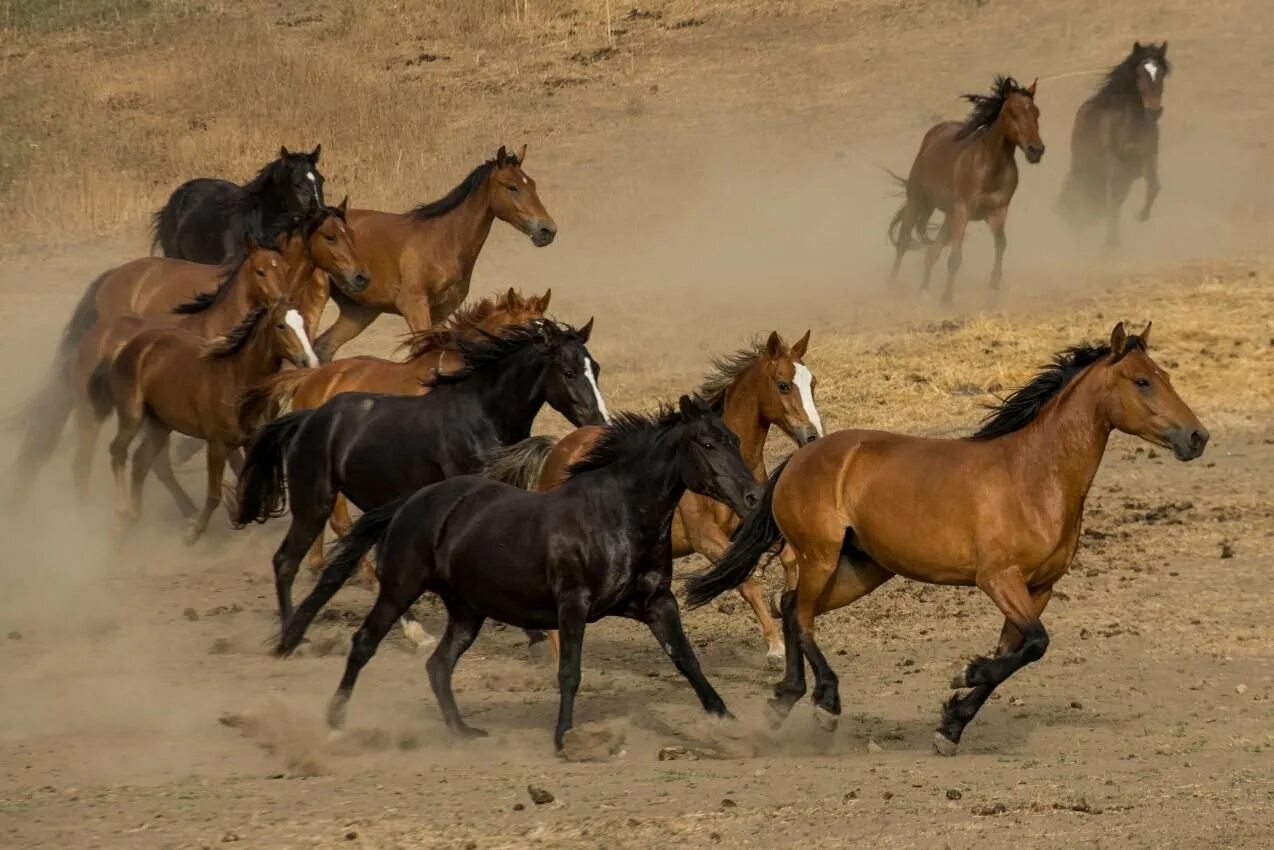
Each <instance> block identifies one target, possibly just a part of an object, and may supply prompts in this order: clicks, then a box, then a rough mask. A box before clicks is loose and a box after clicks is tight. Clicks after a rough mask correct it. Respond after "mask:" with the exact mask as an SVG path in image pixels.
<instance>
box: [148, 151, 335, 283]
mask: <svg viewBox="0 0 1274 850" xmlns="http://www.w3.org/2000/svg"><path fill="white" fill-rule="evenodd" d="M322 149H323V146H322V145H318V146H317V147H315V148H314V150H313V151H311V152H310V153H292V152H291V151H289V150H288V149H287V148H281V149H280V150H279V158H278V159H276V160H273V161H272V162H270V163H268V164H266V166H265V167H264V168H262V169H261V170H260V171H259V172H257V176H256V177H253V178H252V179H251V180H250V181H248V182H247V183H246V184H245V185H243V186H236V185H235V184H234V183H231V182H229V181H228V180H217V179H214V178H212V177H197V178H195V179H194V180H188V181H186V182H185V183H182V184H181V185H180V186H178V187H177V190H176V191H175V192H173V193H172V195H171V196H170V197H169V198H168V203H166V204H164V206H163V207H162V208H161V209H160V210H159V211H158V212H156V213H155V216H154V229H155V238H154V242H153V244H152V245H151V251H154V250H155V249H156V248H162V249H163V252H164V256H165V257H176V258H177V259H181V260H192V261H194V262H196V263H224V262H231V261H233V260H234V259H235V258H237V257H238V256H239V255H240V254H241V253H242V250H241V249H242V246H243V240H244V235H245V234H251V235H252V237H253V238H254V239H256V240H257V242H259V243H261V244H262V245H273V244H274V242H275V240H276V239H277V238H278V237H279V236H280V235H282V234H283V233H284V232H286V231H287V230H289V229H290V228H291V227H293V226H294V223H295V220H296V218H297V217H298V216H300V217H302V218H305V217H308V216H310V215H313V214H315V213H317V212H318V211H319V210H321V209H323V208H324V207H325V206H326V203H325V202H324V201H323V175H322V174H320V173H319V170H318V161H319V153H320V152H321V151H322Z"/></svg>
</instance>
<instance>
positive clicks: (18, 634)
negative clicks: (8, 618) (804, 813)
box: [9, 632, 22, 640]
mask: <svg viewBox="0 0 1274 850" xmlns="http://www.w3.org/2000/svg"><path fill="white" fill-rule="evenodd" d="M9 640H22V632H9Z"/></svg>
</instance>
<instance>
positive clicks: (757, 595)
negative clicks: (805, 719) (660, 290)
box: [486, 331, 823, 664]
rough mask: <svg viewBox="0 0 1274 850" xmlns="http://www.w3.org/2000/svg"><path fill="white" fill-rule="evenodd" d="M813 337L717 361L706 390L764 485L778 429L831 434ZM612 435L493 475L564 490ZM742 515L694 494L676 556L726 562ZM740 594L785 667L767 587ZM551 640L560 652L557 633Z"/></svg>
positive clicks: (565, 442)
mask: <svg viewBox="0 0 1274 850" xmlns="http://www.w3.org/2000/svg"><path fill="white" fill-rule="evenodd" d="M809 341H810V334H809V331H806V332H805V335H804V336H803V337H801V338H800V339H799V340H797V341H796V343H795V344H794V345H793V346H792V347H791V348H788V347H787V345H785V344H784V342H783V340H782V339H781V338H780V337H779V334H778V331H774V332H772V333H771V334H770V337H769V339H768V340H766V342H765V344H764V345H754V346H749V347H748V348H745V349H743V350H742V351H739V352H738V353H736V354H734V355H732V356H730V357H726V358H723V359H720V360H717V361H716V373H715V374H713V375H712V376H711V377H709V378H708V379H707V380H706V381H705V382H704V385H703V388H702V389H701V390H699V394H700V395H702V396H703V397H704V398H705V399H706V400H707V401H708V403H709V404H710V405H711V406H712V409H713V410H714V411H716V412H717V413H718V414H719V415H720V416H721V421H722V422H723V423H725V426H726V427H727V428H729V429H730V430H731V431H733V432H734V434H735V435H736V436H737V437H738V438H739V452H740V454H742V456H743V460H744V462H745V463H747V465H748V468H749V469H750V470H752V474H753V475H754V476H755V477H756V479H757V480H758V481H764V480H765V459H764V457H763V454H764V450H765V440H766V438H767V437H768V436H769V432H770V428H771V426H778V428H779V429H780V430H782V431H783V433H785V434H787V435H788V437H790V438H791V439H792V441H793V442H794V443H796V444H797V446H803V445H806V444H808V443H811V442H813V441H814V440H815V439H816V438H817V437H820V436H822V434H823V422H822V419H821V418H820V417H819V414H818V408H817V407H816V406H815V405H814V387H815V385H816V384H817V381H816V380H815V378H814V375H813V373H812V372H810V370H809V367H808V366H806V365H805V363H804V358H805V352H806V349H807V348H808V346H809ZM605 432H606V429H605V428H603V427H600V426H597V425H588V426H585V427H583V428H577V429H576V430H574V431H572V432H571V433H569V434H567V435H566V436H565V437H563V438H562V439H561V440H559V441H558V442H556V443H553V442H552V440H551V439H549V438H546V437H532V438H531V439H530V440H528V441H526V442H524V443H521V444H519V445H516V446H513V447H512V448H509V449H506V450H505V451H503V452H498V453H496V454H495V455H493V456H492V458H491V460H490V462H489V463H488V466H487V469H486V475H487V476H488V477H491V478H495V479H497V480H501V481H504V482H506V483H509V484H514V485H517V486H522V487H525V488H527V489H531V490H539V491H546V490H552V489H553V488H555V487H557V486H558V485H559V484H561V483H562V482H563V481H565V480H566V478H567V477H568V475H569V471H570V469H571V467H572V466H573V465H574V464H576V463H578V462H579V461H581V460H583V459H584V458H585V457H587V456H588V454H589V452H591V451H592V450H593V447H594V446H595V445H596V444H597V441H598V440H599V439H600V438H601V436H602V435H603V434H604V433H605ZM738 524H739V519H738V516H737V515H736V514H735V513H734V512H733V511H731V510H730V508H728V507H727V506H726V505H723V504H722V503H721V502H718V501H714V500H713V499H710V498H708V497H707V496H701V495H698V494H695V493H686V494H685V495H684V496H682V498H681V502H680V503H679V504H678V506H677V512H676V514H675V515H674V517H673V522H672V557H673V558H684V557H686V556H687V555H693V554H694V553H696V552H698V553H699V554H700V555H703V556H704V557H705V558H707V559H708V560H710V561H716V560H717V559H718V558H720V557H721V556H722V555H723V554H724V553H725V551H726V549H727V548H728V546H729V545H730V535H731V534H732V533H733V532H734V529H735V528H736V527H738ZM739 593H740V594H741V595H742V596H743V598H744V599H745V600H747V603H748V605H749V606H750V607H751V608H752V613H753V615H755V617H756V619H757V622H758V623H759V624H760V626H761V633H762V635H763V636H764V637H765V643H766V646H767V649H768V652H767V660H768V661H769V662H771V663H776V664H782V662H783V657H784V649H783V637H782V636H781V635H780V634H779V630H778V628H777V627H776V626H775V624H774V619H773V618H772V617H771V616H770V611H769V608H768V606H767V605H766V602H765V595H764V593H763V591H762V589H761V584H760V582H758V581H757V580H755V579H754V578H752V577H751V576H749V577H748V578H747V579H746V580H745V581H744V582H743V583H742V585H740V587H739ZM549 640H550V642H551V645H552V647H553V651H554V653H555V654H556V652H557V633H556V632H550V633H549Z"/></svg>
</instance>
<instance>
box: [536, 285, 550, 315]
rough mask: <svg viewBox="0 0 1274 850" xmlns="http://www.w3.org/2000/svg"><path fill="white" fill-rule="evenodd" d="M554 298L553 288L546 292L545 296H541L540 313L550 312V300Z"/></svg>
mask: <svg viewBox="0 0 1274 850" xmlns="http://www.w3.org/2000/svg"><path fill="white" fill-rule="evenodd" d="M552 297H553V289H552V288H551V287H550V288H549V289H546V290H544V294H543V295H541V296H540V299H539V305H540V312H541V313H543V312H545V311H546V310H548V308H549V299H550V298H552Z"/></svg>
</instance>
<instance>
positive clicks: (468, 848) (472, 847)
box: [464, 841, 478, 850]
mask: <svg viewBox="0 0 1274 850" xmlns="http://www.w3.org/2000/svg"><path fill="white" fill-rule="evenodd" d="M464 850H478V842H476V841H466V842H465V843H464Z"/></svg>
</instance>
